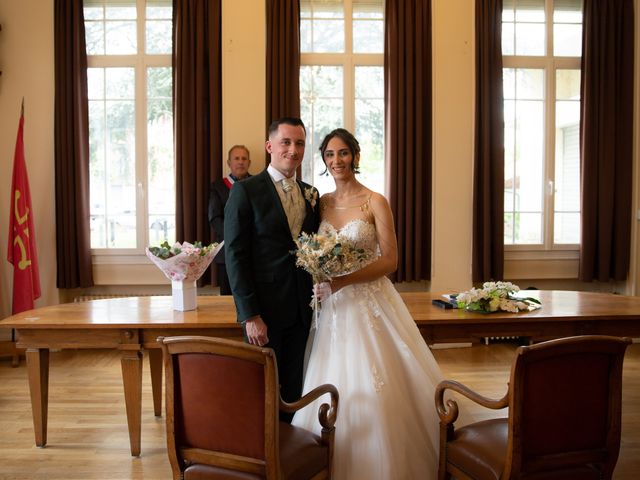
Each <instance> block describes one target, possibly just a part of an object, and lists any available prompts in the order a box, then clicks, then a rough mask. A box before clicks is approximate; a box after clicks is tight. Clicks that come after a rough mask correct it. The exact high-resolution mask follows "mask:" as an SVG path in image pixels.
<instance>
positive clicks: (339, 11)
mask: <svg viewBox="0 0 640 480" xmlns="http://www.w3.org/2000/svg"><path fill="white" fill-rule="evenodd" d="M300 18H301V20H300V51H301V52H302V53H312V52H313V53H341V52H344V7H343V5H342V1H341V0H318V1H312V0H309V1H304V0H303V1H301V2H300Z"/></svg>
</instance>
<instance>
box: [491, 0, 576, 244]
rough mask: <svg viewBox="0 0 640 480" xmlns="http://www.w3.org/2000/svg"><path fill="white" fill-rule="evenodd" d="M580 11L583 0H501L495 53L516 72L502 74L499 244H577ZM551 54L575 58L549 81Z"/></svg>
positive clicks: (510, 71) (552, 62) (567, 61)
mask: <svg viewBox="0 0 640 480" xmlns="http://www.w3.org/2000/svg"><path fill="white" fill-rule="evenodd" d="M582 8H583V0H503V11H502V49H503V50H502V53H503V55H504V56H510V57H513V56H515V57H517V58H515V59H509V60H508V62H510V63H512V64H513V63H515V64H516V65H519V66H520V67H521V68H505V69H504V70H503V94H504V122H505V124H504V152H505V158H504V166H505V179H504V180H505V187H504V202H505V207H504V222H505V224H504V242H505V244H544V246H545V248H549V249H550V248H552V247H553V245H554V244H575V243H579V230H580V155H579V153H580V152H579V131H580V69H579V66H580V61H579V57H580V56H581V54H582V52H581V49H582V45H581V43H582ZM548 9H551V10H550V11H552V14H551V15H550V16H549V17H547V15H546V13H547V11H548ZM547 18H549V19H551V18H552V21H553V25H552V26H551V27H552V28H553V30H552V31H550V29H549V26H548V24H547V23H546V22H547ZM548 33H552V35H551V36H550V37H549V38H547V34H548ZM549 42H552V43H549ZM551 52H553V53H551ZM531 56H537V57H543V58H535V59H529V58H527V57H531ZM553 56H562V57H574V58H575V59H576V60H570V59H566V60H563V62H565V64H566V65H571V69H565V70H557V71H556V75H555V77H554V78H550V77H549V74H550V73H551V72H549V71H548V70H545V68H540V66H541V65H547V68H551V67H552V66H553V64H554V59H553V58H552V57H553ZM547 80H549V82H550V85H546V82H547ZM548 92H555V96H556V98H553V97H549V95H548ZM551 102H554V103H553V104H551ZM551 109H553V112H552V111H551ZM548 122H552V123H548ZM551 140H553V142H555V144H551V145H550V143H551ZM551 187H553V188H551ZM547 219H550V220H551V221H549V220H547ZM551 224H552V225H551ZM547 227H549V228H553V232H550V233H551V235H548V234H547V233H546V232H545V228H547ZM551 237H552V239H551ZM547 240H548V241H549V242H550V244H549V245H547V244H546V241H547Z"/></svg>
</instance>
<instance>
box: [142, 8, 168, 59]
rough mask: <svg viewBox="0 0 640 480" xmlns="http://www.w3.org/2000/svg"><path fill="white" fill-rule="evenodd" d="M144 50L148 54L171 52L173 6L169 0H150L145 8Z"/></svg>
mask: <svg viewBox="0 0 640 480" xmlns="http://www.w3.org/2000/svg"><path fill="white" fill-rule="evenodd" d="M146 15H147V21H146V28H145V30H146V33H145V37H146V38H145V42H146V46H145V51H146V52H147V53H149V54H152V55H153V54H156V55H157V54H166V55H168V54H171V48H172V41H171V40H172V31H171V29H172V27H171V17H172V15H173V8H172V4H171V1H170V0H151V1H148V2H147V8H146Z"/></svg>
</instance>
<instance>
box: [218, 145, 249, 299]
mask: <svg viewBox="0 0 640 480" xmlns="http://www.w3.org/2000/svg"><path fill="white" fill-rule="evenodd" d="M227 165H229V172H230V173H229V175H228V176H226V177H224V178H221V179H218V180H216V181H215V182H213V183H212V184H211V192H210V193H209V224H210V225H211V228H212V229H213V231H214V232H215V234H216V237H215V238H216V241H217V242H221V241H223V240H224V206H225V205H226V204H227V200H228V199H229V191H230V190H231V187H233V184H234V183H235V182H237V181H240V180H242V179H244V178H247V177H250V176H251V175H250V174H249V166H250V165H251V155H250V153H249V149H248V148H247V147H245V146H244V145H234V146H233V147H231V149H230V150H229V155H228V158H227ZM215 262H216V267H217V270H218V285H219V286H220V295H231V287H230V286H229V277H228V275H227V269H226V265H225V260H224V247H222V250H220V252H218V254H217V255H216V258H215Z"/></svg>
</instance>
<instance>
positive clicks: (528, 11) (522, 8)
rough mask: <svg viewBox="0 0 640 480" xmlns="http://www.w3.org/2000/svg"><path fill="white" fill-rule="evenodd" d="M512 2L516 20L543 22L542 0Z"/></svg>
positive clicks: (516, 0) (517, 0)
mask: <svg viewBox="0 0 640 480" xmlns="http://www.w3.org/2000/svg"><path fill="white" fill-rule="evenodd" d="M510 3H511V2H510ZM512 3H513V5H514V6H515V17H516V22H544V0H515V1H513V2H512Z"/></svg>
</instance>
